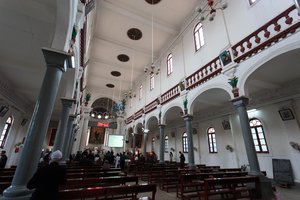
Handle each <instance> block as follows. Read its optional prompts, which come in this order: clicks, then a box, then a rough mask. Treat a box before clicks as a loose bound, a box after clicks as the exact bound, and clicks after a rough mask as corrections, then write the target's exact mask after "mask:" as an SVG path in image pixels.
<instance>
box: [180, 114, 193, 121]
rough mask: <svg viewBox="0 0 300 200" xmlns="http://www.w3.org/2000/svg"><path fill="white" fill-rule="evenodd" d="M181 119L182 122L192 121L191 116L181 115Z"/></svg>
mask: <svg viewBox="0 0 300 200" xmlns="http://www.w3.org/2000/svg"><path fill="white" fill-rule="evenodd" d="M182 118H183V119H184V121H192V120H193V118H194V116H193V115H191V114H186V115H183V116H182Z"/></svg>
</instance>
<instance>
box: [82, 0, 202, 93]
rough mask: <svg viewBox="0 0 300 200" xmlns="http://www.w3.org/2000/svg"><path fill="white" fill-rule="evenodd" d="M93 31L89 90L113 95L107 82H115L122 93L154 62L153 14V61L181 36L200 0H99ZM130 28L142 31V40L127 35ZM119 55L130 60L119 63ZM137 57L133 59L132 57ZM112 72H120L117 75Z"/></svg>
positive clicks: (139, 78)
mask: <svg viewBox="0 0 300 200" xmlns="http://www.w3.org/2000/svg"><path fill="white" fill-rule="evenodd" d="M96 2H97V5H96V14H95V21H94V25H95V27H94V33H93V39H92V45H91V49H90V59H89V69H88V80H87V89H88V90H89V91H91V92H92V93H94V94H95V93H96V94H95V95H96V96H107V97H109V98H111V97H112V93H113V92H112V90H113V89H110V88H107V87H106V84H114V85H115V86H116V87H115V90H116V91H118V93H119V91H120V82H121V84H122V87H121V90H122V94H124V92H127V91H128V90H129V89H130V87H131V70H132V68H133V71H134V72H133V78H132V82H133V85H134V83H136V82H137V81H140V80H141V75H142V74H144V67H145V66H148V67H149V66H150V65H151V62H152V16H153V55H154V56H153V57H154V62H155V61H156V60H157V58H158V57H159V56H160V54H161V53H163V50H164V49H165V48H166V47H168V45H169V44H170V42H171V41H172V40H173V39H174V38H175V37H176V36H177V35H178V33H179V32H180V29H181V27H182V26H183V25H184V24H185V23H186V22H187V20H188V19H189V18H190V17H191V16H193V15H194V14H195V13H194V9H195V7H196V6H197V5H198V4H199V2H201V1H199V0H189V1H182V0H162V1H160V2H159V3H158V4H155V5H151V4H149V3H147V2H146V1H145V0H127V1H125V0H113V1H112V0H99V1H96ZM130 28H138V29H140V30H141V32H142V38H141V39H140V40H131V39H130V38H129V37H128V36H127V31H128V30H129V29H130ZM119 54H126V55H128V56H129V61H128V62H125V63H123V62H120V61H119V60H118V59H117V56H118V55H119ZM133 57H134V58H133ZM111 71H119V72H121V74H122V75H121V76H120V77H114V76H112V75H111V74H110V72H111Z"/></svg>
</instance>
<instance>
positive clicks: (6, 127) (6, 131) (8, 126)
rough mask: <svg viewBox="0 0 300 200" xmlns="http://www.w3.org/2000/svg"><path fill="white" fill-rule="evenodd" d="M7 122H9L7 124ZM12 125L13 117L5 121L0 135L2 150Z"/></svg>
mask: <svg viewBox="0 0 300 200" xmlns="http://www.w3.org/2000/svg"><path fill="white" fill-rule="evenodd" d="M9 120H10V122H8V121H9ZM12 124H13V117H12V116H9V117H8V118H7V120H6V121H5V124H4V128H3V131H2V133H1V135H0V139H1V138H2V140H1V141H0V148H2V149H3V148H4V146H5V143H6V139H7V137H8V134H9V132H10V130H11V127H12Z"/></svg>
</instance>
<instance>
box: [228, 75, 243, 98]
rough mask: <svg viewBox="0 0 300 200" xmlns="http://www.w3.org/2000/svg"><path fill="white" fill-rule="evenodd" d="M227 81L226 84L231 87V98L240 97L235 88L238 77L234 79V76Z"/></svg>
mask: <svg viewBox="0 0 300 200" xmlns="http://www.w3.org/2000/svg"><path fill="white" fill-rule="evenodd" d="M228 80H229V81H228V83H229V84H230V85H231V87H232V93H233V96H234V97H239V96H240V94H239V88H238V87H237V83H238V81H239V78H238V77H236V76H234V77H232V78H230V79H228Z"/></svg>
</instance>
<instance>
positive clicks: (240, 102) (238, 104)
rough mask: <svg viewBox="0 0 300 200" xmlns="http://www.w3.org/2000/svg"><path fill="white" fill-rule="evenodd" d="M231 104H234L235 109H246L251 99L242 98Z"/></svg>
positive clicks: (234, 100) (233, 100)
mask: <svg viewBox="0 0 300 200" xmlns="http://www.w3.org/2000/svg"><path fill="white" fill-rule="evenodd" d="M231 102H232V104H233V106H234V107H235V108H238V107H241V106H243V107H245V106H247V105H248V103H249V98H247V97H245V96H241V97H238V98H235V99H232V100H231Z"/></svg>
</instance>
